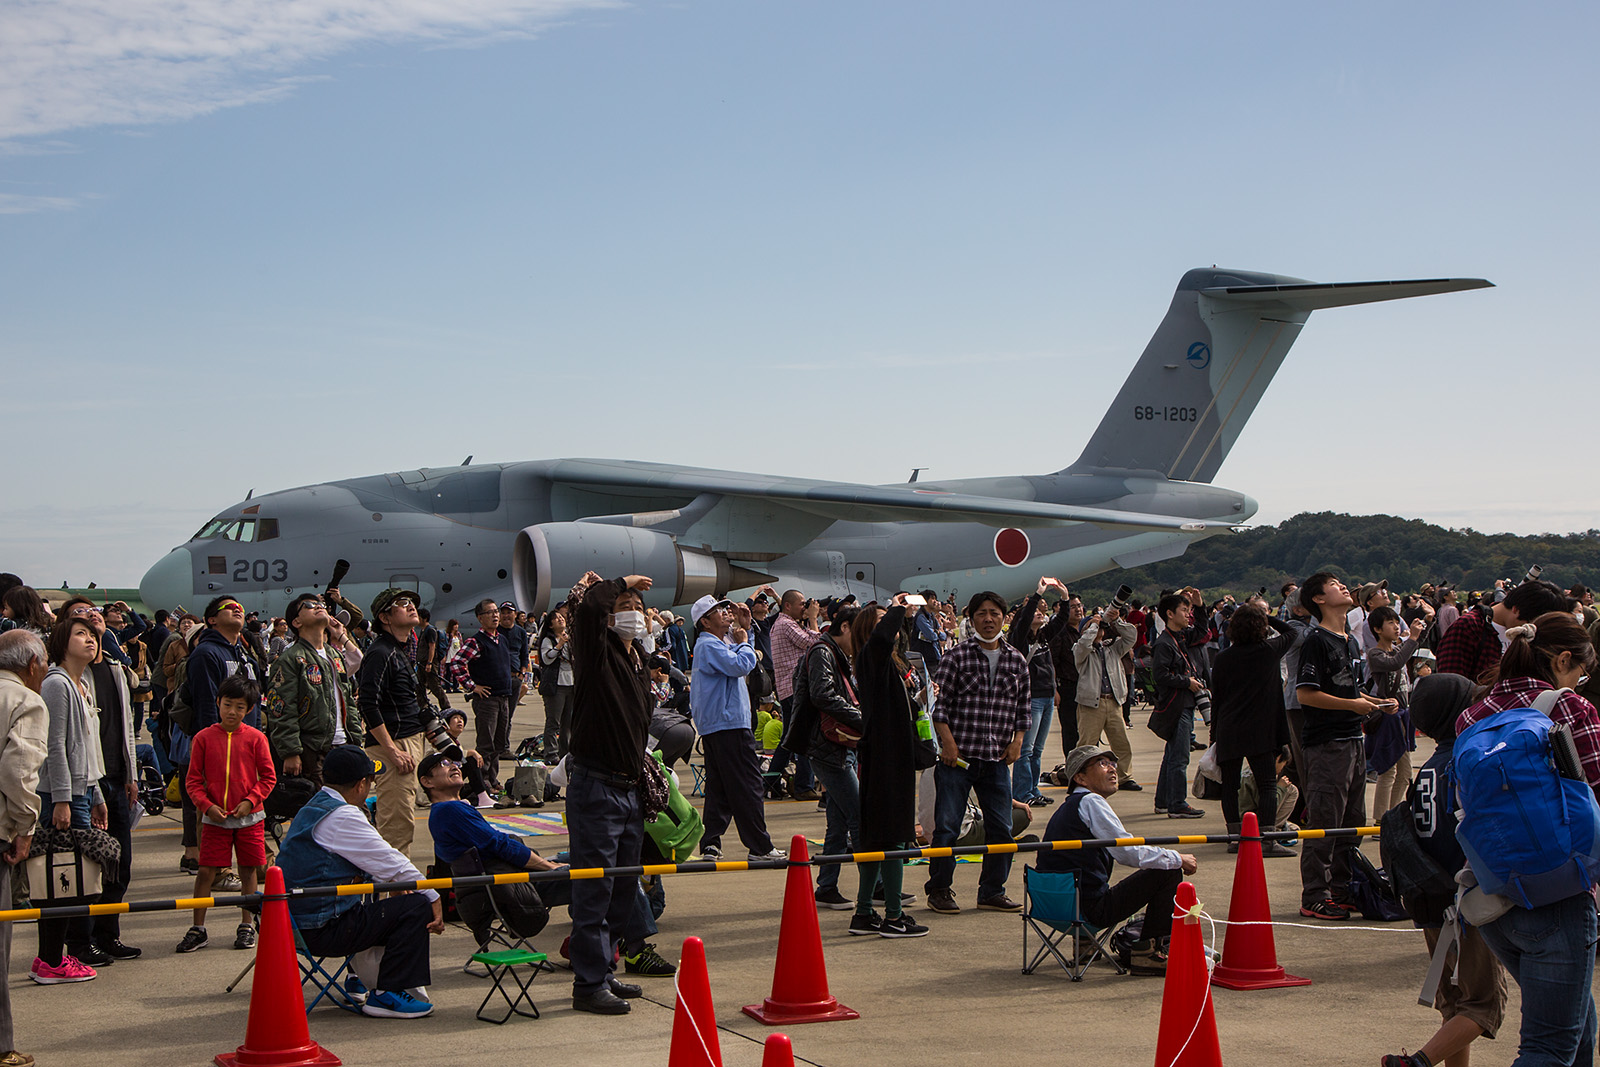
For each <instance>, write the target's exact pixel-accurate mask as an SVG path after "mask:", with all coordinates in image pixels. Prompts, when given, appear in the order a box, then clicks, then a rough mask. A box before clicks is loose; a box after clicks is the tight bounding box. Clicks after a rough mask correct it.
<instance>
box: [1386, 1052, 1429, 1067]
mask: <svg viewBox="0 0 1600 1067" xmlns="http://www.w3.org/2000/svg"><path fill="white" fill-rule="evenodd" d="M1382 1067H1433V1061H1432V1060H1430V1059H1428V1057H1427V1056H1424V1055H1423V1054H1422V1053H1421V1052H1413V1053H1412V1054H1411V1055H1409V1056H1407V1055H1406V1054H1405V1053H1404V1052H1402V1053H1400V1054H1399V1055H1393V1054H1391V1055H1388V1056H1385V1057H1384V1058H1383V1062H1382Z"/></svg>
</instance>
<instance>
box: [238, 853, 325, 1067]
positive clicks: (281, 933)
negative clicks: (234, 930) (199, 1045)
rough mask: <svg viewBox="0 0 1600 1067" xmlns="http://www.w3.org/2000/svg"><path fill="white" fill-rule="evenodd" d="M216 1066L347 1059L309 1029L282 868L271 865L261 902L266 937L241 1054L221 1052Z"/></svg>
mask: <svg viewBox="0 0 1600 1067" xmlns="http://www.w3.org/2000/svg"><path fill="white" fill-rule="evenodd" d="M214 1062H215V1063H216V1065H217V1067H338V1065H339V1064H340V1063H342V1062H343V1061H342V1060H340V1059H339V1057H337V1056H335V1055H334V1054H333V1053H331V1052H329V1051H328V1050H327V1049H325V1048H323V1047H322V1046H321V1045H319V1044H317V1043H316V1042H315V1041H313V1040H311V1032H310V1030H309V1029H307V1027H306V1001H305V997H304V995H303V994H301V992H300V965H299V964H298V963H297V962H295V952H294V934H293V933H291V932H290V929H289V902H288V900H286V899H285V898H284V895H283V871H282V870H281V869H279V868H277V867H268V868H267V886H266V891H265V899H264V900H263V901H262V903H261V940H260V943H259V944H258V945H257V946H256V973H255V975H254V976H253V977H252V978H251V980H250V1021H249V1022H248V1023H247V1024H246V1025H245V1030H244V1044H242V1045H240V1046H239V1049H238V1051H237V1052H222V1053H218V1054H217V1056H216V1058H215V1060H214Z"/></svg>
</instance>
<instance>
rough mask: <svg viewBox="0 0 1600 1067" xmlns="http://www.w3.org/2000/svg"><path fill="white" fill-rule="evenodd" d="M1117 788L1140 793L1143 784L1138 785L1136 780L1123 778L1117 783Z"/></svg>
mask: <svg viewBox="0 0 1600 1067" xmlns="http://www.w3.org/2000/svg"><path fill="white" fill-rule="evenodd" d="M1117 788H1118V789H1120V790H1122V791H1123V792H1124V793H1142V792H1144V786H1142V785H1140V784H1139V783H1138V782H1136V781H1134V780H1133V779H1132V778H1124V779H1123V780H1122V781H1120V782H1118V783H1117Z"/></svg>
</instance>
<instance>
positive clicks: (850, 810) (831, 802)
mask: <svg viewBox="0 0 1600 1067" xmlns="http://www.w3.org/2000/svg"><path fill="white" fill-rule="evenodd" d="M811 770H812V773H814V774H815V775H816V776H817V781H819V782H821V783H822V784H823V786H824V787H826V788H827V790H828V793H827V798H828V832H827V834H826V835H824V837H823V839H822V851H823V852H825V853H827V854H829V855H838V854H839V853H841V852H854V851H855V850H856V842H857V841H859V840H860V837H861V780H860V779H859V778H857V777H856V754H855V752H854V751H851V750H849V749H846V750H845V760H844V766H842V767H830V766H828V765H827V764H825V763H823V762H822V761H821V760H820V759H819V760H814V761H812V764H811ZM817 888H818V889H819V890H821V889H834V890H837V889H838V888H839V864H837V863H830V864H828V865H827V866H825V867H823V868H822V870H820V871H819V872H818V873H817Z"/></svg>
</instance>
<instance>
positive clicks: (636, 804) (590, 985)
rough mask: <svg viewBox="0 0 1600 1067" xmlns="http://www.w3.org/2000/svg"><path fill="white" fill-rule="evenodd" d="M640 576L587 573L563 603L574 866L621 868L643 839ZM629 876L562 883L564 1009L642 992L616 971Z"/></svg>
mask: <svg viewBox="0 0 1600 1067" xmlns="http://www.w3.org/2000/svg"><path fill="white" fill-rule="evenodd" d="M653 584H654V582H653V581H652V579H650V578H649V577H647V576H645V575H642V574H630V575H628V576H627V577H625V578H612V579H610V580H606V579H604V578H601V577H600V576H599V575H598V574H595V573H594V572H593V571H590V572H589V573H588V574H585V575H584V576H583V579H582V580H581V581H580V582H579V583H578V584H577V585H576V586H574V587H573V589H572V593H571V595H570V596H569V597H568V599H567V601H566V611H567V614H568V615H569V617H570V618H571V620H572V672H573V698H574V701H575V706H576V707H578V708H580V709H582V714H580V715H578V716H577V717H576V718H575V719H574V720H573V723H572V739H571V745H570V748H569V750H568V753H567V822H568V824H569V829H570V831H571V835H572V836H571V839H570V840H571V845H570V847H569V852H570V862H571V864H572V866H573V867H575V868H584V867H628V866H633V865H635V864H637V863H638V862H639V857H640V854H641V850H642V848H643V845H644V817H645V798H644V796H643V793H644V790H645V787H646V779H647V777H648V776H649V767H655V766H656V763H655V760H653V759H651V760H649V761H648V764H649V767H647V766H646V762H647V761H646V757H645V749H646V747H647V746H648V745H649V744H650V712H651V710H652V708H653V707H654V705H655V698H654V694H653V693H652V692H651V689H650V669H649V665H648V660H647V658H646V656H645V652H644V649H643V647H642V646H641V645H640V644H639V643H638V642H637V641H635V640H634V637H635V636H636V635H638V634H641V633H642V632H643V630H644V594H645V593H646V592H647V591H649V589H650V586H651V585H653ZM638 893H639V879H638V878H637V877H627V876H622V877H614V878H585V879H581V880H578V881H575V882H573V883H572V904H571V906H570V910H571V913H572V944H571V953H572V1007H573V1009H574V1010H576V1011H587V1012H593V1013H595V1014H597V1015H626V1014H627V1013H628V1010H629V1004H628V1001H629V999H631V998H633V997H638V996H642V995H643V993H644V990H643V989H642V988H641V987H640V986H638V985H636V984H634V983H632V982H623V981H621V980H619V979H618V978H617V976H616V973H615V972H616V949H617V947H618V944H617V943H618V941H619V940H620V939H621V938H622V937H623V933H624V931H625V929H626V927H627V925H628V920H629V919H630V918H631V917H632V916H633V913H634V907H635V905H636V902H637V897H638Z"/></svg>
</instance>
